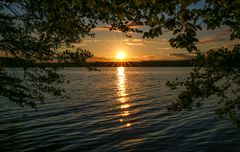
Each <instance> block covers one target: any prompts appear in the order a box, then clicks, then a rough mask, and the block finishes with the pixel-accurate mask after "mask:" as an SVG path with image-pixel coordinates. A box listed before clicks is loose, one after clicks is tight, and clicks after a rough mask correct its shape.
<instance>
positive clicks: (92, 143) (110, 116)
mask: <svg viewBox="0 0 240 152" xmlns="http://www.w3.org/2000/svg"><path fill="white" fill-rule="evenodd" d="M100 69H101V72H97V71H96V72H89V71H88V70H87V69H86V68H65V69H63V70H62V71H61V73H63V74H65V76H66V79H67V80H70V83H64V84H60V85H61V86H62V87H64V88H65V89H66V95H67V96H69V97H70V98H64V99H61V98H54V97H49V98H48V100H47V101H46V103H45V104H42V105H38V111H37V112H36V111H35V110H33V109H31V108H27V107H26V108H20V107H18V106H16V105H15V104H13V103H10V102H6V100H4V101H2V102H0V105H1V108H0V115H1V119H0V151H1V152H5V151H16V152H18V151H21V152H22V151H58V152H60V151H79V152H88V151H92V152H101V151H109V152H112V151H115V152H117V151H124V152H127V151H136V152H139V151H153V152H155V151H161V152H164V151H182V152H185V151H199V152H200V151H239V148H240V144H239V143H240V132H239V129H238V128H236V126H234V125H233V124H232V123H231V122H229V121H227V120H216V119H215V118H214V108H215V106H214V102H215V101H216V99H215V98H214V97H212V98H209V99H208V100H209V101H208V102H209V105H205V106H203V108H202V109H200V110H194V111H184V112H169V111H167V109H166V107H167V106H168V105H170V104H171V102H173V101H174V100H175V99H176V97H177V94H178V93H179V91H180V90H171V89H170V88H168V87H166V85H165V84H166V81H168V80H173V79H175V78H176V77H179V78H180V79H184V78H186V76H187V74H188V73H189V72H190V71H191V68H190V67H177V68H175V67H166V68H165V67H154V68H134V67H116V68H100ZM1 100H3V99H2V98H1Z"/></svg>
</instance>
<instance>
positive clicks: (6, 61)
mask: <svg viewBox="0 0 240 152" xmlns="http://www.w3.org/2000/svg"><path fill="white" fill-rule="evenodd" d="M0 66H4V67H23V66H25V67H26V66H30V67H119V66H123V67H192V63H191V61H190V60H180V61H141V62H80V63H34V64H32V63H31V62H29V61H27V60H21V59H16V58H6V57H0Z"/></svg>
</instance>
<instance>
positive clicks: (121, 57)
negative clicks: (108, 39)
mask: <svg viewBox="0 0 240 152" xmlns="http://www.w3.org/2000/svg"><path fill="white" fill-rule="evenodd" d="M125 58H126V56H125V53H123V52H119V53H118V54H117V59H121V60H123V59H125Z"/></svg>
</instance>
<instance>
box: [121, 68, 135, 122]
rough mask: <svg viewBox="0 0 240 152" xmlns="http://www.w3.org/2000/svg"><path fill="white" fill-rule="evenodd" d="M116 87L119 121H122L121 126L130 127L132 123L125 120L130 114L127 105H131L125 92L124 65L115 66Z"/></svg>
mask: <svg viewBox="0 0 240 152" xmlns="http://www.w3.org/2000/svg"><path fill="white" fill-rule="evenodd" d="M117 77H118V82H117V88H118V92H117V94H118V101H119V104H120V109H121V117H122V118H121V119H119V122H120V123H124V124H123V126H125V127H130V126H132V124H131V123H130V122H128V121H127V117H128V116H129V115H130V112H129V109H128V108H129V107H130V106H131V105H130V103H127V102H128V99H127V93H126V84H125V83H126V77H125V68H124V67H118V68H117Z"/></svg>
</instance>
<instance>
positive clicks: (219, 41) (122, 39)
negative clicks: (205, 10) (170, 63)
mask: <svg viewBox="0 0 240 152" xmlns="http://www.w3.org/2000/svg"><path fill="white" fill-rule="evenodd" d="M137 28H139V29H143V30H144V28H145V27H137ZM92 32H93V33H95V34H96V35H95V38H86V39H83V41H82V42H81V43H79V44H76V45H75V46H77V47H81V48H82V49H87V50H89V51H91V52H92V53H93V54H94V56H95V60H97V61H117V60H118V59H117V58H116V57H117V55H118V53H119V52H123V53H125V59H124V60H125V61H146V60H183V59H189V58H191V57H192V56H193V54H190V53H188V52H187V51H185V50H183V49H174V48H171V46H170V44H169V42H168V40H169V39H170V38H171V37H172V32H170V31H167V30H165V32H163V35H162V36H161V37H158V38H154V39H147V38H145V39H142V35H141V34H137V33H129V34H130V35H131V36H132V38H127V37H126V36H125V35H124V34H123V33H122V32H120V31H109V26H102V27H98V28H95V29H94V30H92ZM229 35H230V31H229V30H228V29H227V28H225V27H223V28H221V29H217V30H215V31H211V30H210V31H207V30H203V31H200V32H199V33H198V38H199V40H200V42H199V44H198V48H200V50H202V51H204V50H208V49H211V48H218V47H228V48H231V47H232V46H233V45H234V43H235V42H234V41H230V37H229Z"/></svg>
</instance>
